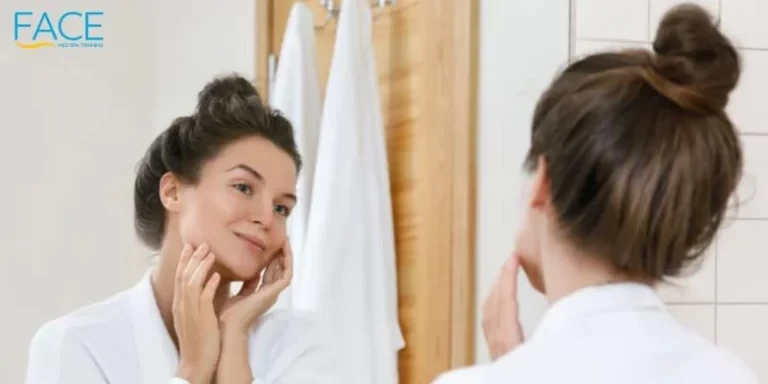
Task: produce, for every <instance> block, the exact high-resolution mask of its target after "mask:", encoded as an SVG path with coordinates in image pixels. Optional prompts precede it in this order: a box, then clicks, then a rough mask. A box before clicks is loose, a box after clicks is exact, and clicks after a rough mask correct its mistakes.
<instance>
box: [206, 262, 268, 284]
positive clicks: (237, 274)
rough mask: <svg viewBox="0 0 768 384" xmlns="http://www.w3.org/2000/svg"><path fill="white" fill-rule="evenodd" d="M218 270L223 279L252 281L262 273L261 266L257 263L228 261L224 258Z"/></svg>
mask: <svg viewBox="0 0 768 384" xmlns="http://www.w3.org/2000/svg"><path fill="white" fill-rule="evenodd" d="M217 272H219V274H220V275H221V277H222V279H223V280H228V281H251V280H253V279H256V278H258V277H259V276H260V275H261V268H260V266H259V265H258V264H257V263H249V262H246V263H228V262H226V260H222V261H221V262H219V263H218V268H217Z"/></svg>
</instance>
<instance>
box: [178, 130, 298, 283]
mask: <svg viewBox="0 0 768 384" xmlns="http://www.w3.org/2000/svg"><path fill="white" fill-rule="evenodd" d="M296 173H297V172H296V166H295V163H294V161H293V159H292V158H291V157H290V156H289V155H288V153H286V152H285V151H283V150H282V149H280V148H278V147H277V146H276V145H274V144H272V143H271V142H270V141H268V140H266V139H264V138H261V137H255V136H254V137H249V138H244V139H241V140H239V141H236V142H234V143H232V144H230V145H229V146H227V147H225V148H224V149H223V150H222V151H221V152H220V153H219V154H218V156H216V157H215V158H213V159H211V160H210V161H208V162H207V163H205V164H204V165H203V166H202V168H201V170H200V178H199V182H198V184H197V185H185V186H183V187H181V190H180V191H179V192H180V193H179V196H180V203H181V204H179V210H178V220H176V222H177V223H178V225H179V228H178V230H179V234H180V236H181V239H182V241H183V242H184V243H188V244H192V245H194V246H197V245H199V244H202V243H203V242H207V243H208V244H209V246H210V247H211V250H212V252H213V254H214V255H215V256H216V267H215V269H216V270H217V271H218V272H219V273H220V274H221V275H222V277H223V278H225V279H229V280H251V279H254V278H256V277H257V276H259V274H260V272H261V270H262V269H263V268H264V267H265V266H266V265H267V263H269V261H270V260H271V259H272V257H274V256H275V254H276V253H277V252H278V251H279V250H280V249H281V248H282V246H283V243H284V242H285V241H286V220H287V218H288V215H289V214H290V211H291V210H292V209H293V207H294V205H295V204H296V189H295V188H296V178H297V174H296Z"/></svg>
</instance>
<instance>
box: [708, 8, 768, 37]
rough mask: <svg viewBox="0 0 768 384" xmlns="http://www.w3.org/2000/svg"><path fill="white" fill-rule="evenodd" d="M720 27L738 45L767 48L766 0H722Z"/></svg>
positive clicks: (767, 14) (767, 16)
mask: <svg viewBox="0 0 768 384" xmlns="http://www.w3.org/2000/svg"><path fill="white" fill-rule="evenodd" d="M721 7H722V9H721V11H720V12H721V18H722V28H723V31H725V32H726V33H727V34H728V35H729V36H730V37H731V38H732V39H733V41H734V43H736V44H737V45H738V46H740V47H746V48H768V23H766V20H768V1H765V0H722V5H721Z"/></svg>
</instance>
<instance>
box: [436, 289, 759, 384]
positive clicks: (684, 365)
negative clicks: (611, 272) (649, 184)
mask: <svg viewBox="0 0 768 384" xmlns="http://www.w3.org/2000/svg"><path fill="white" fill-rule="evenodd" d="M470 383H473V384H474V383H483V384H502V383H503V384H507V383H510V384H511V383H537V384H563V383H567V384H688V383H690V384H757V379H756V378H755V377H754V375H753V373H752V372H751V371H750V370H749V369H748V368H747V367H746V366H745V364H744V363H743V362H742V361H741V360H740V359H738V358H737V357H736V356H734V355H733V354H732V353H730V352H728V351H725V350H723V349H720V348H718V347H716V346H715V345H714V344H712V343H711V342H710V341H708V340H707V339H705V338H703V337H702V336H699V335H698V334H696V333H694V332H693V331H691V330H689V329H687V328H685V327H683V326H681V325H680V324H679V323H678V322H677V321H675V319H674V318H673V317H672V315H670V314H669V313H668V312H667V311H666V309H665V307H664V304H663V303H662V301H661V300H660V299H659V298H658V297H657V295H656V293H655V292H654V291H653V290H652V289H651V288H650V287H648V286H646V285H642V284H635V283H621V284H612V285H605V286H600V287H591V288H586V289H582V290H580V291H578V292H576V293H573V294H571V295H570V296H568V297H565V298H563V299H561V300H560V301H558V302H556V303H555V304H554V305H553V306H552V307H551V308H550V309H549V310H548V311H547V313H546V314H545V316H544V318H543V319H542V321H541V322H540V323H539V325H538V327H537V328H536V332H535V333H534V335H533V336H532V338H531V339H530V340H527V341H526V342H525V343H523V344H522V345H521V346H519V347H518V348H517V349H515V350H513V351H512V352H510V353H508V354H506V355H504V356H501V357H500V358H498V359H497V360H496V361H495V362H493V363H490V364H485V365H479V366H475V367H470V368H463V369H459V370H457V371H454V372H451V373H446V374H443V375H442V376H441V377H440V378H439V379H438V380H437V381H436V382H435V384H470Z"/></svg>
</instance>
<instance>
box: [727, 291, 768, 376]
mask: <svg viewBox="0 0 768 384" xmlns="http://www.w3.org/2000/svg"><path fill="white" fill-rule="evenodd" d="M766 324H768V305H720V306H718V307H717V343H718V344H719V345H720V346H722V347H724V348H725V349H728V350H730V351H731V352H733V353H735V354H736V355H737V356H739V357H740V358H742V359H743V360H744V361H745V362H746V363H747V365H748V366H749V367H750V368H751V369H752V371H753V372H755V374H756V375H757V380H758V382H760V383H768V326H766Z"/></svg>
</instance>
